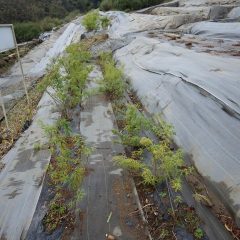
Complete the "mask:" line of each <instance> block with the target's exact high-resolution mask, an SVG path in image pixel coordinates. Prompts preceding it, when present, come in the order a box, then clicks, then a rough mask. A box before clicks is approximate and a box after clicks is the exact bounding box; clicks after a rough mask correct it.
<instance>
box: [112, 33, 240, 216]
mask: <svg viewBox="0 0 240 240" xmlns="http://www.w3.org/2000/svg"><path fill="white" fill-rule="evenodd" d="M115 57H116V59H117V60H119V61H120V63H122V64H123V65H124V66H125V73H126V75H127V77H129V79H130V82H131V84H132V87H133V89H134V90H135V91H136V93H137V95H138V97H139V98H140V99H141V100H142V102H143V104H144V105H145V107H146V109H147V110H148V111H149V112H150V113H152V114H162V115H163V116H164V118H165V119H166V120H167V121H168V122H170V123H171V124H173V126H174V127H175V130H176V137H175V140H176V143H177V144H178V145H180V146H181V147H183V149H184V150H185V151H186V153H188V154H189V155H190V156H191V157H192V159H193V161H194V164H195V165H196V167H197V169H198V170H199V172H200V173H201V174H202V175H203V176H205V177H206V179H208V180H210V183H211V184H212V185H213V186H214V187H215V189H216V190H217V191H218V193H219V194H220V195H221V197H222V198H223V201H225V202H226V204H227V205H228V206H229V207H230V208H231V209H232V210H233V212H234V213H235V214H236V216H238V217H240V209H239V204H240V187H239V186H240V185H239V184H240V174H239V172H240V158H239V156H240V147H239V142H240V121H239V114H240V105H239V103H240V94H239V89H240V79H239V76H240V68H239V66H240V59H238V58H233V57H221V56H213V55H209V54H207V53H197V52H194V51H192V50H188V49H185V48H181V47H178V46H173V45H171V44H169V43H160V42H159V41H158V40H154V39H149V38H144V37H138V38H136V39H135V40H134V41H132V43H131V44H130V45H128V46H126V47H124V48H122V49H120V50H118V51H117V52H116V54H115Z"/></svg>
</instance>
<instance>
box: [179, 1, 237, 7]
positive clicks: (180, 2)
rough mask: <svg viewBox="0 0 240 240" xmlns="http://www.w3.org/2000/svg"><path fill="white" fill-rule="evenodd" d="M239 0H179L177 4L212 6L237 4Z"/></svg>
mask: <svg viewBox="0 0 240 240" xmlns="http://www.w3.org/2000/svg"><path fill="white" fill-rule="evenodd" d="M239 3H240V1H239V0H197V1H196V0H179V6H185V7H190V6H213V5H233V4H239Z"/></svg>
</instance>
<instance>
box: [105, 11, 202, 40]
mask: <svg viewBox="0 0 240 240" xmlns="http://www.w3.org/2000/svg"><path fill="white" fill-rule="evenodd" d="M107 15H108V16H109V17H110V18H111V19H112V25H111V27H110V30H109V33H110V36H111V37H112V38H120V37H122V36H124V35H126V34H128V33H134V32H140V31H149V30H151V29H176V28H178V27H180V26H182V25H183V24H186V23H192V22H196V21H200V20H203V19H204V20H205V18H206V17H204V14H194V13H193V14H180V15H171V16H158V15H147V14H136V13H131V14H128V13H124V12H116V11H114V12H108V13H107Z"/></svg>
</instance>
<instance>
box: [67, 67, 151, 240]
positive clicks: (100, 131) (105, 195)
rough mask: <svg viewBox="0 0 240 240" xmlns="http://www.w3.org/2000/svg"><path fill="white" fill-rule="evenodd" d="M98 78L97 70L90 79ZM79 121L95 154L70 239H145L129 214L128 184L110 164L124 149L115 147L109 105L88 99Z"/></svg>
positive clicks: (100, 97) (137, 220)
mask: <svg viewBox="0 0 240 240" xmlns="http://www.w3.org/2000/svg"><path fill="white" fill-rule="evenodd" d="M99 76H101V73H100V72H99V70H96V71H95V72H94V74H93V77H99ZM93 86H95V84H94V83H93V84H91V87H93ZM80 119H81V123H80V132H81V134H82V135H83V136H84V137H85V139H86V142H87V144H88V145H89V146H90V147H93V148H94V150H93V152H92V154H91V156H90V157H89V158H88V159H87V167H88V176H86V178H85V182H84V186H83V189H84V192H85V197H84V199H83V200H82V201H81V204H80V206H79V207H80V215H77V224H76V227H75V231H74V234H73V236H72V238H71V239H86V240H95V239H105V236H106V234H111V235H114V236H115V237H117V239H119V240H120V239H122V240H123V239H126V240H133V239H139V240H140V239H147V238H146V237H145V233H144V227H143V226H142V222H141V220H140V217H139V216H138V215H137V216H136V214H135V215H134V214H130V213H131V212H133V211H135V210H136V209H137V205H136V199H135V196H134V194H133V192H132V186H131V184H130V182H131V181H130V179H129V177H128V176H127V175H126V173H125V172H124V171H123V170H122V169H120V168H118V167H117V166H114V164H113V161H112V158H113V156H114V155H116V154H118V153H122V152H123V148H122V146H121V145H119V144H114V140H116V136H114V135H113V133H112V130H113V129H114V128H115V121H114V115H113V111H112V106H111V104H110V102H109V101H107V100H106V98H105V97H104V95H101V94H97V95H93V96H91V97H90V98H88V100H87V101H86V102H85V103H84V110H83V111H82V112H81V117H80Z"/></svg>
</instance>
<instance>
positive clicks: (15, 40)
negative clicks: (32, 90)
mask: <svg viewBox="0 0 240 240" xmlns="http://www.w3.org/2000/svg"><path fill="white" fill-rule="evenodd" d="M12 33H13V38H14V42H15V46H16V51H17V57H18V61H19V65H20V69H21V73H22V78H23V86H24V90H25V93H26V97H27V102H28V104H30V100H29V96H28V91H27V85H26V82H25V77H24V72H23V66H22V61H21V58H20V54H19V50H18V45H17V39H16V36H15V32H14V28H13V25H12Z"/></svg>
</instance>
